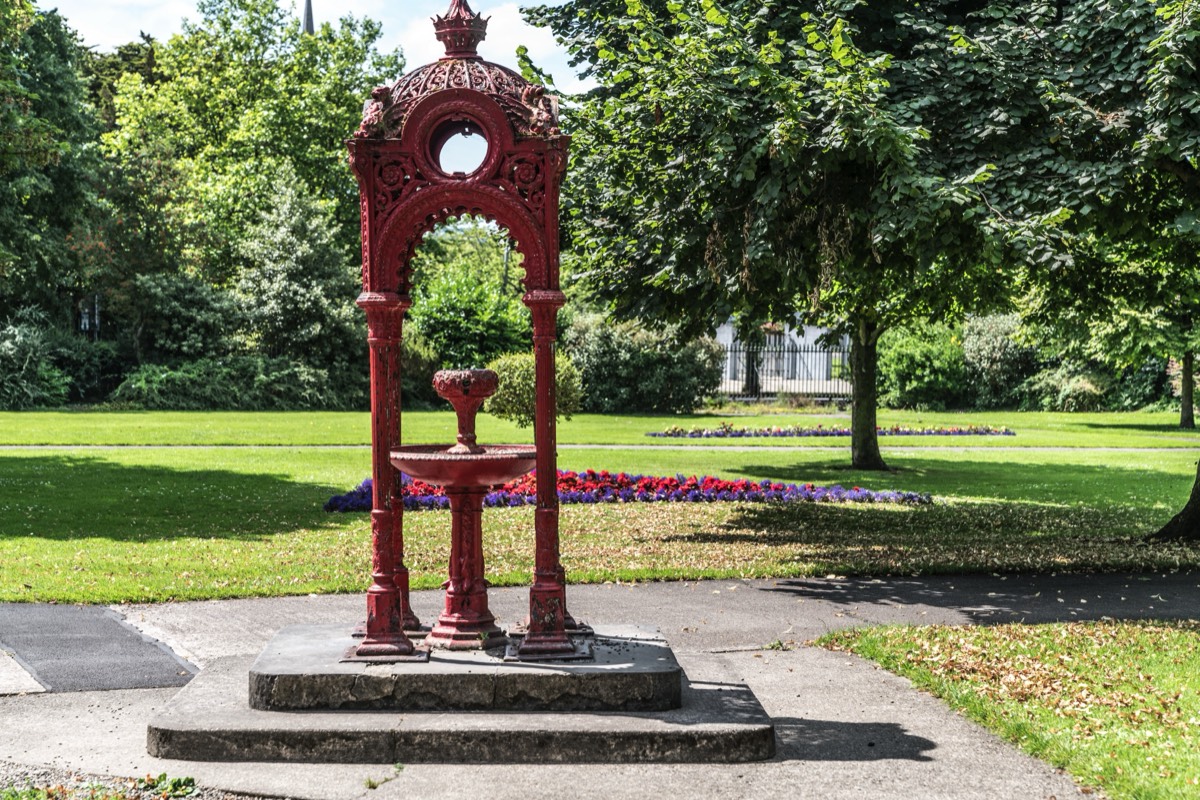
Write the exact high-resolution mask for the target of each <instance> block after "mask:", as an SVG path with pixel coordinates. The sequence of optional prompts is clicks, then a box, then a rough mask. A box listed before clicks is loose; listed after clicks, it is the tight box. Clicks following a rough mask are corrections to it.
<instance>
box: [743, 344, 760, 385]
mask: <svg viewBox="0 0 1200 800" xmlns="http://www.w3.org/2000/svg"><path fill="white" fill-rule="evenodd" d="M762 360H763V354H762V350H761V349H760V348H759V347H757V346H748V347H747V348H746V379H745V380H744V381H742V394H744V395H746V396H747V397H754V398H757V397H758V396H759V395H761V394H762Z"/></svg>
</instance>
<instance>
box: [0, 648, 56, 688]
mask: <svg viewBox="0 0 1200 800" xmlns="http://www.w3.org/2000/svg"><path fill="white" fill-rule="evenodd" d="M44 691H46V687H45V686H42V685H41V684H40V683H38V681H37V678H35V677H33V675H31V674H30V673H29V671H28V670H27V669H25V667H23V666H21V664H20V662H19V661H17V659H16V658H15V657H14V656H13V654H12V653H10V652H8V651H7V650H0V695H9V694H37V693H38V692H44Z"/></svg>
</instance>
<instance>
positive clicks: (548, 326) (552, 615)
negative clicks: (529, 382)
mask: <svg viewBox="0 0 1200 800" xmlns="http://www.w3.org/2000/svg"><path fill="white" fill-rule="evenodd" d="M564 300H565V298H564V297H563V293H562V292H559V291H552V290H538V291H531V292H529V293H527V294H526V295H525V298H524V301H525V305H527V306H529V309H530V311H532V312H533V352H534V369H535V374H536V386H537V409H536V412H535V414H534V445H535V446H536V448H537V507H536V510H535V511H534V515H535V516H534V542H535V545H534V546H535V548H536V551H535V554H534V567H533V586H532V587H530V590H529V626H528V631H527V633H526V634H525V640H524V641H523V642H522V643H521V648H520V654H521V655H523V656H538V655H551V654H555V653H570V652H573V651H574V645H572V644H571V640H570V638H568V636H567V632H566V619H567V595H566V581H565V580H564V573H563V569H562V564H561V562H560V560H559V552H558V454H557V452H556V448H557V446H558V443H557V434H556V430H555V418H556V415H557V406H558V404H557V398H556V396H555V368H554V345H555V339H556V336H557V334H556V326H557V319H558V309H560V308H562V305H563V302H564Z"/></svg>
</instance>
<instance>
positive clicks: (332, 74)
mask: <svg viewBox="0 0 1200 800" xmlns="http://www.w3.org/2000/svg"><path fill="white" fill-rule="evenodd" d="M198 10H199V12H200V15H201V18H200V19H199V20H198V21H195V22H185V23H184V26H183V33H182V34H179V35H177V36H174V37H172V38H171V39H170V40H169V41H168V42H166V43H165V44H162V45H161V46H158V47H156V48H155V50H154V64H153V71H152V73H151V74H152V75H153V76H155V80H153V81H151V80H148V79H147V71H146V70H145V69H141V70H135V71H127V72H125V73H124V74H123V75H122V76H121V77H120V78H119V79H118V80H117V82H116V97H115V99H114V107H115V121H116V125H117V128H116V130H114V131H112V132H111V133H108V134H106V135H105V142H106V146H107V149H108V152H109V154H110V155H111V156H113V157H114V158H115V159H116V160H117V161H118V162H120V163H122V164H132V165H136V164H137V163H138V161H139V159H141V158H144V157H145V148H146V146H147V144H148V143H153V145H154V146H156V147H158V148H160V149H162V150H163V151H165V152H167V153H168V154H169V156H170V158H171V159H173V160H174V162H175V165H176V167H177V169H178V170H179V171H180V173H181V175H182V178H183V183H184V187H185V191H184V192H182V193H181V194H180V196H179V197H178V198H176V199H175V200H174V203H175V204H176V205H177V208H178V212H179V213H178V219H179V221H180V223H181V224H185V225H189V226H190V227H191V229H192V230H193V232H195V233H196V234H202V235H196V236H194V237H192V238H191V239H190V240H189V245H188V246H189V248H190V251H189V252H188V253H187V256H188V258H189V260H190V261H191V262H192V263H194V264H196V265H198V268H199V269H201V270H202V271H203V273H204V274H205V275H206V276H207V277H208V278H209V279H210V280H211V281H213V282H214V283H218V284H225V283H230V282H232V281H234V280H236V276H237V272H238V266H239V264H240V263H241V261H240V257H239V255H238V253H239V247H240V240H241V239H242V238H243V236H244V235H245V232H246V231H248V230H249V229H250V228H251V226H253V225H255V224H256V223H257V222H258V221H259V219H260V218H261V215H262V213H263V212H264V211H266V210H267V209H268V208H269V207H270V204H271V198H272V196H273V195H274V194H276V193H278V191H279V182H281V181H285V180H293V179H295V178H298V179H299V181H300V185H301V186H303V187H304V188H305V189H306V190H308V191H312V192H314V193H315V194H316V195H317V197H318V198H319V199H320V200H321V201H323V202H328V203H330V204H331V206H332V213H333V219H334V223H335V225H336V241H337V243H338V245H339V248H340V249H341V252H342V253H343V257H344V261H345V263H346V264H347V265H348V264H351V263H353V260H354V256H355V252H356V247H357V244H356V241H355V236H356V233H357V229H358V222H357V220H358V213H359V212H358V199H357V191H356V187H355V184H354V181H353V180H352V178H351V176H350V174H349V171H348V170H347V169H346V167H345V148H344V145H343V144H342V142H343V140H344V139H345V138H346V136H347V135H349V133H350V132H351V131H353V130H354V128H355V127H356V126H357V124H358V122H359V117H360V115H361V107H362V98H363V97H365V96H366V95H367V94H368V93H369V91H370V89H371V88H372V87H373V86H375V85H377V84H378V83H380V82H382V81H384V80H387V79H390V78H394V77H395V76H396V75H397V74H399V72H400V70H401V67H402V61H401V59H400V56H399V54H395V53H393V54H381V53H380V52H379V51H378V50H377V49H376V47H375V43H376V41H377V40H378V38H379V34H380V28H379V25H378V24H377V23H375V22H373V21H371V20H369V19H355V18H353V17H349V16H347V17H344V18H343V19H342V20H340V21H339V23H338V24H337V26H336V27H335V26H332V25H329V24H324V25H322V26H321V28H320V29H319V30H317V31H316V32H315V34H313V35H307V34H304V33H302V31H301V26H300V21H299V19H297V18H296V17H295V16H294V15H293V14H292V12H291V11H290V10H288V9H286V8H284V7H283V6H282V5H281V4H280V3H279V2H278V0H201V2H200V3H199V4H198ZM130 55H131V57H133V56H136V55H137V54H136V53H131V54H130ZM288 164H290V166H291V171H289V170H288V169H287V165H288ZM292 176H295V178H293V177H292Z"/></svg>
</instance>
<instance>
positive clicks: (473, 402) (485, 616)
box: [391, 369, 537, 650]
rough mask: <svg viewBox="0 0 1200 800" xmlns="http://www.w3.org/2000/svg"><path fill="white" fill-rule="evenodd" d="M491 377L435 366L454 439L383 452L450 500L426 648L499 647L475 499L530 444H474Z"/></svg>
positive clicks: (521, 461) (517, 463)
mask: <svg viewBox="0 0 1200 800" xmlns="http://www.w3.org/2000/svg"><path fill="white" fill-rule="evenodd" d="M498 385H499V379H498V377H497V376H496V373H495V372H493V371H492V370H490V369H463V370H443V371H441V372H439V373H437V374H436V375H434V376H433V388H434V389H435V390H436V391H437V393H438V395H439V396H440V397H442V398H444V399H445V400H448V401H449V402H450V405H452V406H454V411H455V413H457V414H458V443H457V444H455V445H454V446H452V447H444V446H438V445H433V446H429V445H410V446H405V447H397V448H395V449H394V450H392V451H391V462H392V465H393V466H395V467H396V468H397V469H399V470H400V471H401V472H403V473H404V474H406V475H408V476H409V477H411V478H415V479H417V480H421V481H425V482H426V483H429V484H432V485H434V486H441V487H444V488H445V490H446V496H447V497H448V498H450V514H451V528H450V578H449V580H448V581H446V583H445V584H444V588H445V589H446V604H445V608H444V609H443V611H442V613H441V616H439V617H438V620H437V623H436V624H435V625H434V626H433V630H432V631H430V633H429V635H428V636H427V637H426V638H425V643H426V645H427V646H430V647H442V648H448V649H451V650H478V649H490V648H492V647H498V646H501V645H504V644H506V642H507V639H506V636H505V633H504V631H503V630H501V628H500V627H499V626H498V625H496V618H495V617H494V616H493V615H492V613H491V611H489V610H488V599H487V581H486V580H485V578H484V567H483V528H482V527H481V523H482V515H483V498H484V496H485V495H486V494H487V491H488V488H489V487H491V486H495V485H497V484H502V483H507V482H508V481H511V480H513V479H514V478H519V477H520V476H522V475H524V474H525V473H527V472H529V471H530V470H531V469H533V467H534V464H535V462H536V459H537V451H536V448H534V447H533V446H532V445H499V446H496V445H492V446H487V447H484V446H481V445H479V444H478V443H477V442H476V440H475V415H476V413H478V411H479V407H480V406H482V405H483V402H484V401H485V400H487V399H488V398H489V397H491V396H492V395H493V394H495V392H496V387H497V386H498Z"/></svg>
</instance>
